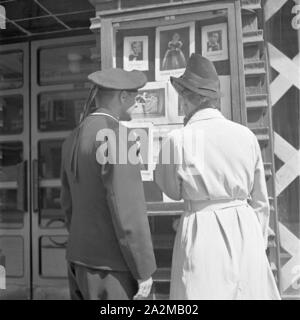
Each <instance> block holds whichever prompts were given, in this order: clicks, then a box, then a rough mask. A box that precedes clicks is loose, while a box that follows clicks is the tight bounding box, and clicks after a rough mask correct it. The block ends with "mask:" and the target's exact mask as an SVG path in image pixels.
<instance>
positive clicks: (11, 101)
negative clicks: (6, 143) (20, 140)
mask: <svg viewBox="0 0 300 320" xmlns="http://www.w3.org/2000/svg"><path fill="white" fill-rule="evenodd" d="M22 130H23V97H22V96H21V95H16V96H2V97H0V134H18V133H21V132H22Z"/></svg>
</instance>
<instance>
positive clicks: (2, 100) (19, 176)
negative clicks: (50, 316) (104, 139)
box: [0, 44, 30, 299]
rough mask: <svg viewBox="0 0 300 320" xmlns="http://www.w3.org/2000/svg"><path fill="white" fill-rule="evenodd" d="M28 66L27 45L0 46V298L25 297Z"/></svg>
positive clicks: (27, 273) (27, 270)
mask: <svg viewBox="0 0 300 320" xmlns="http://www.w3.org/2000/svg"><path fill="white" fill-rule="evenodd" d="M28 66H29V55H28V46H27V44H17V45H7V46H1V49H0V255H1V256H2V259H1V261H2V262H1V263H2V264H4V268H5V274H6V278H5V281H4V285H5V286H6V289H5V290H0V299H10V298H13V299H16V298H17V299H28V298H29V297H30V215H29V212H30V211H29V210H30V203H29V201H28V196H29V192H28V191H29V188H28V187H29V180H28V179H27V177H28V176H29V166H28V163H29V160H30V154H29V150H30V149H29V148H30V140H29V114H30V108H29V91H28V88H29V85H28V81H29V78H28ZM2 282H3V281H2ZM2 284H3V283H2Z"/></svg>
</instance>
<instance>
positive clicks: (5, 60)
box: [0, 51, 23, 90]
mask: <svg viewBox="0 0 300 320" xmlns="http://www.w3.org/2000/svg"><path fill="white" fill-rule="evenodd" d="M22 85H23V52H22V51H16V52H6V53H0V90H4V89H15V88H20V87H21V86H22Z"/></svg>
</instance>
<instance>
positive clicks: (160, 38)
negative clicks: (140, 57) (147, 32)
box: [155, 22, 195, 81]
mask: <svg viewBox="0 0 300 320" xmlns="http://www.w3.org/2000/svg"><path fill="white" fill-rule="evenodd" d="M193 52H195V23H194V22H190V23H182V24H177V25H172V26H163V27H158V28H156V44H155V78H156V80H158V81H159V80H169V77H170V76H175V77H179V76H181V75H182V73H183V72H184V70H185V67H186V63H187V60H188V58H189V57H190V55H191V53H193Z"/></svg>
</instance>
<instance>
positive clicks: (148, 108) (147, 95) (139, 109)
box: [131, 82, 167, 124]
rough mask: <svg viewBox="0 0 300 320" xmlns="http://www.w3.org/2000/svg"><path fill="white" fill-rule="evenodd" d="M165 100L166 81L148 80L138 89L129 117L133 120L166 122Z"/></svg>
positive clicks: (155, 122) (156, 122)
mask: <svg viewBox="0 0 300 320" xmlns="http://www.w3.org/2000/svg"><path fill="white" fill-rule="evenodd" d="M166 102H167V98H166V83H159V82H149V83H147V85H146V86H145V87H143V88H141V89H139V91H138V95H137V96H136V99H135V108H134V109H133V111H132V112H131V117H132V119H133V120H137V121H150V122H153V123H154V124H160V123H167V114H166V113H167V108H166Z"/></svg>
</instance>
